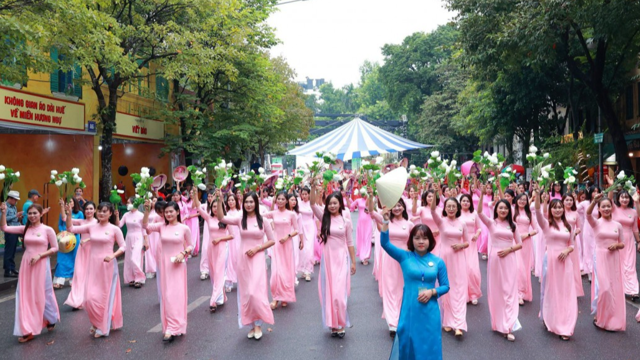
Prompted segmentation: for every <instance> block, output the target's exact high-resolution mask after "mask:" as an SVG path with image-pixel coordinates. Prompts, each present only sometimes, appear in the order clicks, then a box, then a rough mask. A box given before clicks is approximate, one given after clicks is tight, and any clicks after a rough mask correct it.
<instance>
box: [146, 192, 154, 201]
mask: <svg viewBox="0 0 640 360" xmlns="http://www.w3.org/2000/svg"><path fill="white" fill-rule="evenodd" d="M147 198H149V199H151V198H153V193H152V192H151V191H149V192H148V193H147Z"/></svg>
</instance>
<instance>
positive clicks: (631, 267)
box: [613, 206, 638, 295]
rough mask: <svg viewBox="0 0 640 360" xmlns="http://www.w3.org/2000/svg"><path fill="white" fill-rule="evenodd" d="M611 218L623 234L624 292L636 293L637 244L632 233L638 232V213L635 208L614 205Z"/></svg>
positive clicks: (621, 254) (621, 251) (621, 253)
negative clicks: (619, 226) (617, 223)
mask: <svg viewBox="0 0 640 360" xmlns="http://www.w3.org/2000/svg"><path fill="white" fill-rule="evenodd" d="M613 220H614V221H617V222H619V223H620V225H622V234H623V235H624V237H623V241H624V249H621V250H620V256H621V261H622V280H623V283H624V293H625V294H627V295H638V273H637V271H636V254H637V252H636V248H637V244H636V238H635V236H634V233H637V232H638V214H637V212H636V209H633V208H628V207H627V208H622V207H618V206H615V207H614V208H613Z"/></svg>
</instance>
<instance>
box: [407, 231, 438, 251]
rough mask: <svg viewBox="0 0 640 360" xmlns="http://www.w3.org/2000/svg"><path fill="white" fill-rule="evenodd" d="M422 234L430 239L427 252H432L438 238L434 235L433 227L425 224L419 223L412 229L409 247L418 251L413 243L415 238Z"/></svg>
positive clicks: (408, 241)
mask: <svg viewBox="0 0 640 360" xmlns="http://www.w3.org/2000/svg"><path fill="white" fill-rule="evenodd" d="M418 233H420V234H422V236H424V237H426V238H427V239H429V246H427V252H428V253H430V252H431V251H433V249H434V248H435V247H436V238H435V237H434V236H433V232H432V231H431V228H430V227H429V226H427V225H425V224H418V225H416V226H414V227H413V229H411V232H410V233H409V240H407V249H409V251H412V252H413V251H416V248H415V246H414V245H413V238H414V237H415V236H416V235H417V234H418Z"/></svg>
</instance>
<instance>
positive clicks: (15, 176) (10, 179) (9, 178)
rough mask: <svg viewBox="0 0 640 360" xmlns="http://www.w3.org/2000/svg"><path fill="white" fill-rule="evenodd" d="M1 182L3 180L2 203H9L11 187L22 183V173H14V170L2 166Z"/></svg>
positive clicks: (0, 166)
mask: <svg viewBox="0 0 640 360" xmlns="http://www.w3.org/2000/svg"><path fill="white" fill-rule="evenodd" d="M0 180H2V198H1V199H0V200H2V202H5V201H7V194H9V191H11V186H12V185H13V184H15V183H17V182H18V181H20V171H14V170H13V169H12V168H5V167H4V166H3V165H0Z"/></svg>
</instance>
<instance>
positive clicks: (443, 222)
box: [431, 208, 469, 331]
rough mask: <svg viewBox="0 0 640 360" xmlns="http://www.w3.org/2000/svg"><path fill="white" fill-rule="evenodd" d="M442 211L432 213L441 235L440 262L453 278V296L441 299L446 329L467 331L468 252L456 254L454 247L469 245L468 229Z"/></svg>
mask: <svg viewBox="0 0 640 360" xmlns="http://www.w3.org/2000/svg"><path fill="white" fill-rule="evenodd" d="M441 214H442V210H440V208H436V209H434V210H431V216H432V217H433V220H434V221H435V223H436V225H437V226H438V228H439V229H441V232H440V247H439V248H440V258H442V260H444V263H445V265H446V267H447V274H448V275H449V292H448V293H447V294H445V295H444V296H441V297H439V298H438V302H439V303H440V309H441V313H442V326H443V327H449V328H453V329H458V330H463V331H467V301H468V299H469V270H468V268H467V258H466V256H465V249H460V250H457V251H456V250H454V249H453V248H452V246H453V245H459V244H464V243H468V242H469V236H468V234H467V226H466V224H465V223H464V222H463V221H462V220H461V219H460V218H455V219H451V218H449V217H448V216H444V217H443V216H442V215H441Z"/></svg>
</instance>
